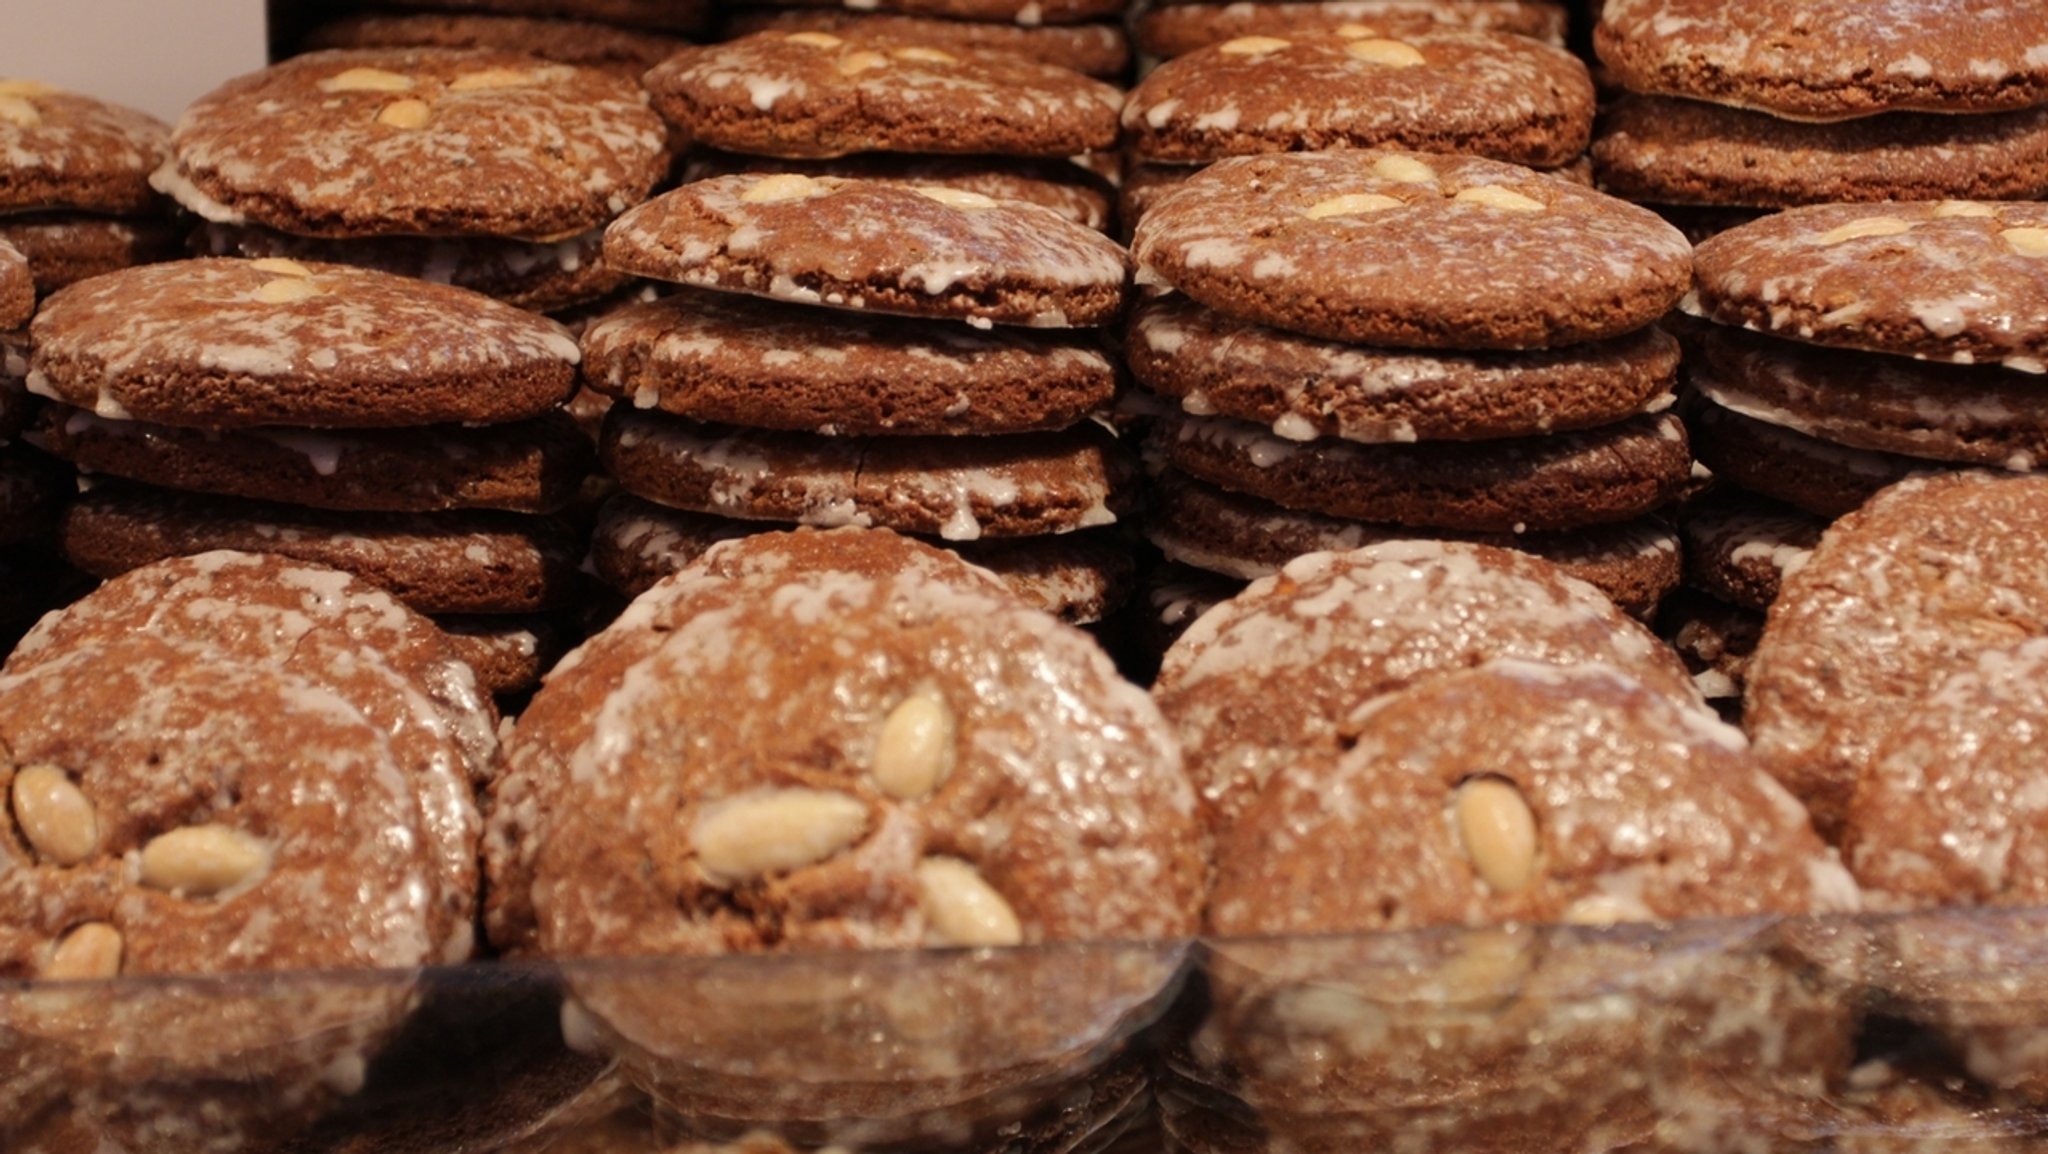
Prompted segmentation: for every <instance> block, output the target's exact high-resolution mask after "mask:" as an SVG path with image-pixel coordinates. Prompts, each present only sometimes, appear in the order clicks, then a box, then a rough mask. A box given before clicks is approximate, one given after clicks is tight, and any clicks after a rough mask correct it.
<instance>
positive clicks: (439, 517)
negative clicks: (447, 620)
mask: <svg viewBox="0 0 2048 1154" xmlns="http://www.w3.org/2000/svg"><path fill="white" fill-rule="evenodd" d="M62 541H63V546H64V553H65V555H66V556H67V557H69V558H70V559H71V561H72V563H73V564H75V565H77V566H78V567H79V568H81V569H83V570H85V571H86V572H88V573H92V574H94V575H95V576H99V577H112V576H114V575H116V574H119V573H125V572H127V571H128V570H130V569H134V568H136V567H138V566H141V565H147V564H149V563H151V562H153V561H160V560H163V559H164V558H166V557H177V556H183V555H185V554H189V553H205V552H209V551H211V550H214V549H236V550H243V551H248V552H255V553H276V554H281V555H283V556H287V557H294V558H297V559H299V560H302V561H310V562H313V563H316V564H321V565H330V566H332V567H334V568H336V569H342V570H345V571H347V572H349V573H353V574H355V575H356V576H357V577H360V578H362V579H363V580H364V581H367V582H368V583H370V584H371V585H375V586H377V587H378V588H380V589H384V590H388V591H389V592H390V593H391V595H392V596H394V597H396V598H398V599H399V600H400V601H403V602H405V603H406V604H407V605H409V606H411V607H412V608H414V609H417V610H419V611H420V612H422V613H530V612H533V611H534V610H538V609H552V608H556V607H560V606H564V605H570V604H574V603H575V602H576V600H577V599H578V598H579V597H580V596H581V595H582V594H583V591H584V578H583V575H582V573H581V572H580V571H579V570H578V569H577V563H578V562H579V561H580V560H581V557H582V551H583V550H582V543H581V541H580V540H579V539H578V538H577V536H576V535H575V534H574V533H571V532H570V531H569V530H568V529H567V528H565V527H564V526H563V525H562V524H561V523H559V522H557V521H553V520H550V519H548V518H545V517H527V516H521V515H518V514H514V513H500V512H495V511H476V512H456V513H354V512H350V513H334V512H327V511H324V510H319V509H306V508H300V507H297V506H293V505H275V504H271V503H268V502H264V501H246V500H242V499H240V498H235V497H208V496H199V495H196V494H188V493H178V492H174V491H172V490H169V489H151V488H148V487H145V486H140V485H129V484H102V485H97V486H94V488H93V489H92V491H91V492H88V493H85V494H82V495H81V496H80V497H79V499H78V501H77V502H76V503H75V504H73V505H72V506H71V508H70V510H68V511H67V513H66V515H65V518H64V523H63V526H62Z"/></svg>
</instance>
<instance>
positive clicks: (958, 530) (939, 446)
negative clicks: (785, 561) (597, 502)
mask: <svg viewBox="0 0 2048 1154" xmlns="http://www.w3.org/2000/svg"><path fill="white" fill-rule="evenodd" d="M598 454H599V458H600V460H601V461H602V462H603V464H604V466H605V470H606V471H607V472H608V473H610V474H611V475H612V476H613V477H614V478H616V479H617V480H618V482H619V485H620V486H621V487H622V488H624V489H626V490H628V491H630V492H633V493H638V494H639V495H640V496H642V497H646V498H649V499H650V500H655V501H659V502H661V503H662V504H664V505H670V506H673V507H675V508H678V509H689V510H693V511H695V512H699V513H716V514H719V515H720V516H725V517H737V518H740V519H742V520H756V521H761V520H765V521H781V522H793V523H796V524H802V525H816V526H821V527H829V526H834V525H858V526H860V527H862V528H867V527H875V528H883V529H894V530H896V531H898V532H902V533H921V534H924V535H926V536H934V537H941V538H944V539H945V540H948V541H973V540H977V539H979V538H981V537H984V536H988V537H1035V536H1040V535H1042V534H1046V533H1066V532H1071V531H1073V530H1075V529H1087V528H1092V527H1095V526H1098V525H1110V524H1114V523H1115V522H1116V520H1117V518H1118V517H1119V516H1120V515H1121V514H1123V513H1127V512H1129V511H1130V508H1131V506H1132V504H1133V502H1134V501H1135V500H1136V496H1137V494H1136V493H1135V492H1134V491H1133V482H1134V481H1135V480H1136V475H1137V467H1136V465H1135V463H1134V462H1132V461H1131V460H1130V457H1129V453H1128V450H1126V449H1125V448H1124V447H1123V446H1122V445H1121V444H1119V443H1118V442H1117V439H1116V438H1115V437H1114V436H1113V435H1111V434H1109V433H1107V432H1106V431H1104V430H1102V429H1100V428H1098V427H1095V426H1093V425H1092V424H1083V425H1080V426H1076V427H1075V428H1073V429H1063V430H1059V431H1057V432H1051V433H1020V434H1017V435H1015V436H1008V437H818V436H812V435H810V434H806V433H783V432H767V431H760V430H754V429H742V428H735V427H732V426H721V425H699V424H696V423H694V422H691V421H687V420H684V419H683V418H680V417H671V416H668V415H667V414H663V413H650V412H641V411H638V410H630V409H626V408H623V407H617V408H614V409H613V410H612V411H611V413H610V414H609V415H608V416H607V417H606V418H605V430H604V442H603V443H602V444H601V445H600V446H599V448H598Z"/></svg>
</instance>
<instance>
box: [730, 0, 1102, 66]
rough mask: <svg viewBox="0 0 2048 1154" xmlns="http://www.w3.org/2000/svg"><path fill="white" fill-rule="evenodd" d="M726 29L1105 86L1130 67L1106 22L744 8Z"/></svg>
mask: <svg viewBox="0 0 2048 1154" xmlns="http://www.w3.org/2000/svg"><path fill="white" fill-rule="evenodd" d="M723 28H724V31H725V35H726V37H727V38H728V39H732V38H737V37H740V36H745V35H747V34H749V33H753V32H781V33H784V34H787V33H791V32H829V33H832V34H834V35H842V34H845V33H849V32H850V33H852V34H853V35H855V36H857V37H860V38H862V39H884V40H895V41H899V42H901V43H904V44H923V45H927V46H929V47H932V48H943V49H945V50H947V51H949V52H958V51H962V50H965V51H968V52H1007V53H1009V54H1010V55H1012V56H1023V57H1026V58H1028V59H1031V60H1037V61H1041V62H1043V63H1046V64H1057V65H1059V66H1060V67H1062V68H1071V69H1073V70H1074V71H1076V72H1079V73H1082V74H1083V75H1087V76H1094V77H1098V78H1100V79H1104V80H1114V79H1115V78H1116V77H1118V76H1121V75H1122V74H1123V71H1124V69H1125V68H1126V67H1128V66H1129V65H1130V62H1131V42H1130V37H1129V36H1127V35H1126V34H1125V32H1124V29H1123V26H1122V25H1121V24H1113V23H1108V22H1103V23H1089V24H999V23H993V22H989V21H983V20H948V19H945V18H943V17H937V16H913V15H908V14H905V13H900V12H853V11H844V10H835V9H830V8H783V9H773V8H757V9H745V8H740V9H731V10H728V11H727V12H726V13H725V14H724V21H723Z"/></svg>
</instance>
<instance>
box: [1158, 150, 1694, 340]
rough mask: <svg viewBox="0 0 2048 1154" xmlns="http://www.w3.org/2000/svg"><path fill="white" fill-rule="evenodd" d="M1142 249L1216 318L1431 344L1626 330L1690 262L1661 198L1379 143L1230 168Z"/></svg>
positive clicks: (1645, 316) (1187, 195)
mask: <svg viewBox="0 0 2048 1154" xmlns="http://www.w3.org/2000/svg"><path fill="white" fill-rule="evenodd" d="M1132 255H1133V257H1134V258H1135V259H1136V261H1137V264H1138V279H1139V282H1140V283H1155V284H1156V283H1165V284H1170V285H1172V286H1173V287H1175V288H1178V289H1180V290H1181V291H1182V292H1185V293H1187V294H1188V295H1189V296H1190V297H1193V298H1194V299H1196V300H1198V301H1201V302H1202V303H1203V304H1206V305H1208V306H1209V307H1211V308H1213V309H1216V310H1217V311H1219V312H1223V313H1227V314H1229V315H1232V316H1238V317H1243V318H1246V319H1248V320H1255V321H1258V322H1260V323H1262V324H1267V325H1271V326H1272V327H1274V328H1280V329H1288V330H1291V331H1294V332H1301V333H1308V334H1311V335H1314V336H1319V337H1326V338H1328V339H1331V340H1341V341H1357V342H1360V343H1364V344H1383V345H1398V346H1402V347H1417V346H1419V347H1426V348H1542V347H1549V346H1555V345H1563V344H1574V343H1578V342H1581V341H1591V340H1600V339H1604V338H1607V337H1614V336H1619V335H1621V334H1622V333H1626V332H1630V331H1633V330H1635V329H1639V328H1642V327H1643V326H1645V325H1647V324H1649V323H1650V322H1652V321H1654V320H1656V319H1657V318H1658V317H1659V316H1661V315H1663V314H1664V313H1665V312H1666V311H1668V310H1669V309H1670V307H1671V306H1672V305H1673V304H1674V303H1676V301H1677V300H1678V298H1679V296H1680V295H1682V294H1683V292H1684V291H1685V287H1686V278H1687V276H1688V275H1689V273H1690V269H1691V260H1690V257H1691V246H1689V245H1687V244H1686V243H1685V238H1684V237H1683V236H1681V235H1679V233H1678V231H1677V230H1676V229H1673V228H1672V227H1671V226H1670V225H1667V224H1665V223H1664V222H1663V221H1662V220H1660V219H1658V218H1657V216H1656V215H1655V214H1654V213H1651V212H1649V211H1648V210H1647V209H1641V208H1637V207H1636V206H1634V205H1631V204H1627V203H1625V202H1623V201H1619V200H1615V199H1614V198H1612V197H1609V196H1604V195H1602V194H1600V193H1597V192H1594V191H1592V190H1591V189H1586V188H1581V187H1579V186H1577V185H1574V184H1570V183H1568V182H1566V181H1561V180H1553V179H1550V178H1548V177H1545V176H1542V175H1541V174H1538V173H1535V172H1531V171H1530V170H1528V169H1526V168H1518V167H1516V166H1514V165H1509V164H1502V163H1500V162H1498V161H1491V160H1481V159H1479V158H1477V157H1452V156H1427V157H1424V156H1417V155H1412V154H1409V153H1400V152H1383V151H1379V150H1376V149H1360V150H1357V151H1350V152H1326V153H1290V154H1286V155H1279V156H1250V157H1237V158H1233V159H1230V160H1224V161H1219V162H1217V163H1216V164H1213V165H1210V166H1209V167H1208V168H1206V169H1204V170H1202V172H1201V173H1200V174H1198V175H1196V176H1192V177H1190V178H1188V180H1187V181H1186V182H1185V183H1183V184H1182V185H1181V186H1180V188H1179V189H1177V190H1175V191H1174V192H1173V193H1172V194H1170V195H1168V196H1166V197H1163V198H1161V199H1160V200H1159V201H1158V202H1157V203H1156V204H1154V205H1153V206H1152V208H1151V209H1150V210H1149V211H1147V212H1146V214H1145V217H1144V219H1143V220H1141V221H1139V222H1138V226H1137V231H1136V234H1135V236H1134V238H1133V241H1132ZM1419 270H1427V275H1418V272H1419Z"/></svg>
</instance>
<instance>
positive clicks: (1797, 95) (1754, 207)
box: [1593, 0, 2048, 239]
mask: <svg viewBox="0 0 2048 1154" xmlns="http://www.w3.org/2000/svg"><path fill="white" fill-rule="evenodd" d="M2042 44H2048V10H2044V9H2043V8H2041V7H2040V6H2039V5H2035V4H2022V5H2017V6H2015V7H2012V8H2010V9H1999V10H1997V12H1996V13H1993V12H1990V11H1984V10H1979V9H1977V8H1975V7H1973V6H1971V5H1967V4H1914V3H1888V4H1882V5H1872V4H1869V3H1866V2H1864V0H1824V2H1821V3H1802V4H1746V3H1741V2H1739V0H1612V2H1611V3H1608V4H1607V5H1606V6H1605V9H1604V11H1603V12H1602V14H1601V16H1600V21H1599V23H1598V25H1597V26H1596V27H1595V29H1594V35H1593V46H1594V48H1595V50H1596V51H1597V52H1598V53H1599V56H1600V59H1601V61H1602V62H1603V63H1604V64H1605V65H1606V68H1607V75H1608V77H1609V78H1610V79H1612V80H1613V81H1615V82H1616V83H1617V84H1619V85H1620V86H1621V87H1622V88H1624V89H1626V90H1628V91H1627V94H1626V95H1624V96H1622V97H1621V98H1620V99H1619V100H1617V101H1615V102H1614V104H1613V105H1612V106H1611V107H1609V108H1608V109H1607V110H1606V111H1605V114H1604V116H1603V119H1602V123H1601V128H1600V134H1599V139H1598V140H1597V141H1596V142H1595V143H1594V146H1593V159H1594V163H1595V165H1596V168H1597V171H1598V179H1599V180H1600V182H1601V186H1602V187H1604V188H1606V189H1608V190H1609V191H1611V192H1613V193H1615V194H1616V195H1619V196H1623V197H1627V198H1629V199H1631V200H1636V201H1640V202H1643V203H1646V204H1654V205H1658V206H1660V208H1659V211H1663V212H1666V213H1667V214H1668V215H1669V216H1670V217H1671V219H1672V220H1674V222H1677V223H1679V224H1680V225H1681V227H1684V228H1686V229H1687V231H1688V232H1689V233H1690V234H1692V235H1693V236H1694V238H1695V239H1698V238H1700V237H1702V236H1705V235H1708V234H1710V233H1712V232H1714V231H1717V230H1718V229H1720V228H1725V227H1727V226H1729V225H1730V224H1733V223H1739V222H1740V221H1742V220H1745V219H1750V218H1753V217H1754V216H1756V215H1758V214H1759V212H1760V211H1762V210H1768V209H1772V208H1778V207H1783V206H1788V205H1801V204H1822V203H1829V202H1838V201H1883V200H1940V199H1946V198H1952V197H1953V198H1968V199H1987V200H2004V199H2012V200H2024V199H2030V198H2033V197H2037V196H2040V195H2041V194H2042V193H2043V192H2044V191H2048V53H2044V52H2043V51H2042V50H2041V49H2040V48H2039V47H2038V46H2039V45H2042Z"/></svg>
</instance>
